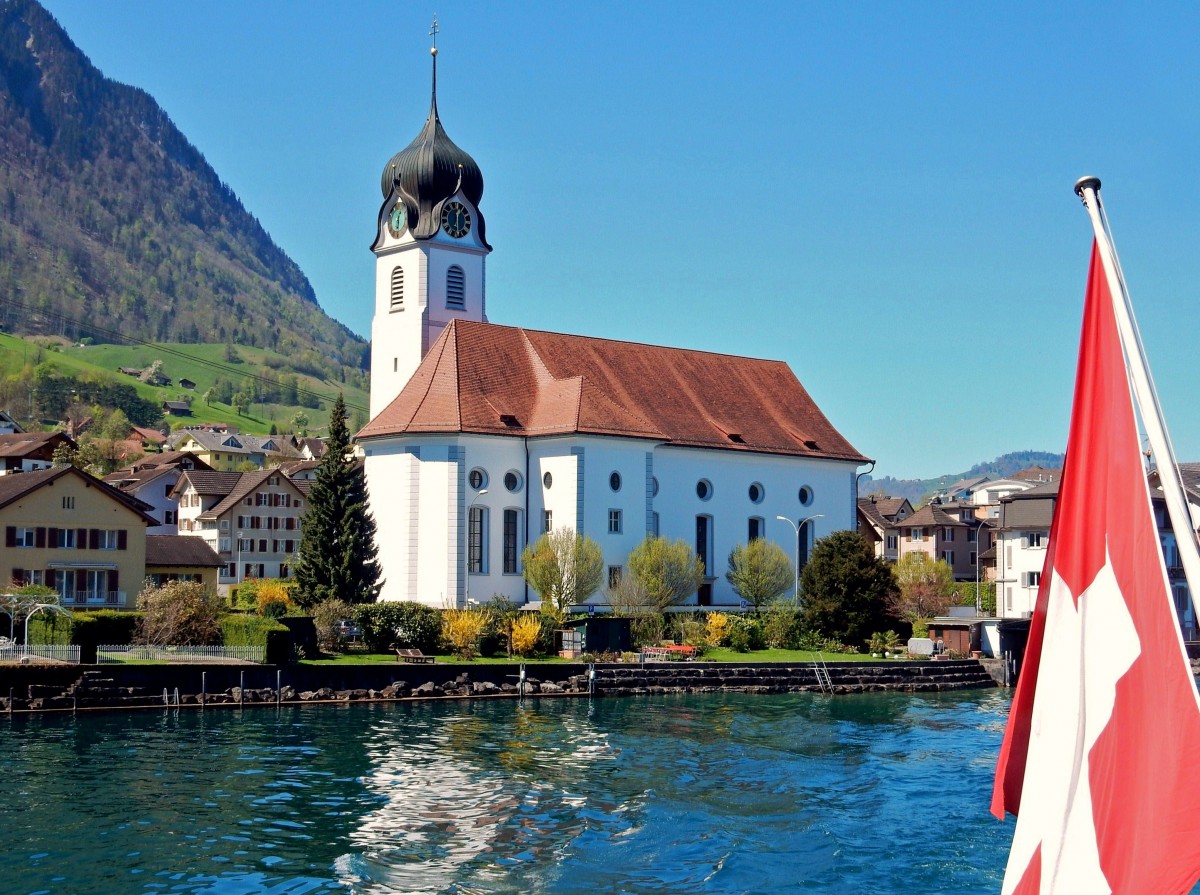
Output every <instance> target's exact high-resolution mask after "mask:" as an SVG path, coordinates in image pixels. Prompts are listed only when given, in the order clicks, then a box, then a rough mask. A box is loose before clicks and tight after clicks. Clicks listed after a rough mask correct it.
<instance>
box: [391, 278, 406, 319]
mask: <svg viewBox="0 0 1200 895" xmlns="http://www.w3.org/2000/svg"><path fill="white" fill-rule="evenodd" d="M392 310H393V311H403V310H404V268H403V267H397V268H394V269H393V270H392Z"/></svg>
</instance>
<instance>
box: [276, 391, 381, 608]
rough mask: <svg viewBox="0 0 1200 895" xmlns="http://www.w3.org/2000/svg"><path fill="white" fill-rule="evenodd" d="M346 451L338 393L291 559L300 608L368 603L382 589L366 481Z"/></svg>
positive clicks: (347, 444)
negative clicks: (296, 550)
mask: <svg viewBox="0 0 1200 895" xmlns="http://www.w3.org/2000/svg"><path fill="white" fill-rule="evenodd" d="M349 449H350V433H349V431H348V430H347V428H346V404H345V402H344V401H343V400H342V396H341V395H340V394H339V395H338V398H337V402H336V403H335V404H334V405H333V411H332V412H331V413H330V416H329V440H328V441H327V442H326V445H325V455H324V456H323V457H322V458H321V465H320V466H319V467H318V468H317V477H316V479H315V480H314V481H313V485H312V489H311V490H310V491H309V492H308V508H307V509H306V510H305V513H304V518H303V520H302V526H303V532H304V533H303V535H302V537H301V540H300V551H299V553H298V554H297V556H296V585H297V595H296V596H297V602H298V603H299V604H300V605H302V606H315V605H316V604H317V603H321V602H323V601H325V600H332V599H339V600H345V601H346V602H348V603H374V602H375V598H376V597H377V596H378V595H379V589H380V588H381V587H382V586H383V582H382V581H381V580H380V578H379V575H380V567H379V555H378V549H377V548H376V546H375V519H374V518H373V517H372V516H371V511H370V508H369V506H368V503H367V482H366V477H365V475H364V473H363V468H362V466H361V465H360V464H358V463H357V462H356V461H355V460H354V459H353V458H352V457H351V456H349Z"/></svg>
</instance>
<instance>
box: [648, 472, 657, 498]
mask: <svg viewBox="0 0 1200 895" xmlns="http://www.w3.org/2000/svg"><path fill="white" fill-rule="evenodd" d="M650 496H651V497H658V478H657V477H656V476H650Z"/></svg>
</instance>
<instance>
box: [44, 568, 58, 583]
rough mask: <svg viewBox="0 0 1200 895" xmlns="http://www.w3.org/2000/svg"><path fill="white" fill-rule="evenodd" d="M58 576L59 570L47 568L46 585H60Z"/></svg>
mask: <svg viewBox="0 0 1200 895" xmlns="http://www.w3.org/2000/svg"><path fill="white" fill-rule="evenodd" d="M57 576H58V572H56V571H55V570H54V569H47V570H46V587H56V586H57V585H58V580H57Z"/></svg>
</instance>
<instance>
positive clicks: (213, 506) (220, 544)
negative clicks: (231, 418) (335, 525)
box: [172, 469, 309, 589]
mask: <svg viewBox="0 0 1200 895" xmlns="http://www.w3.org/2000/svg"><path fill="white" fill-rule="evenodd" d="M308 488H309V482H307V481H292V480H291V479H289V478H288V477H287V476H286V475H284V474H283V473H282V472H281V471H280V470H278V469H263V470H257V471H255V472H244V473H238V472H224V471H210V470H185V471H184V472H183V473H182V475H181V476H180V478H179V481H178V482H177V483H176V485H175V488H174V489H173V491H172V496H173V497H174V498H175V499H177V500H178V502H179V533H180V534H181V535H188V536H192V537H199V538H203V539H204V541H205V543H207V544H208V545H209V547H211V548H212V549H213V550H214V551H215V552H216V553H217V555H218V556H219V557H220V558H221V563H222V567H221V570H220V576H219V579H218V581H219V584H220V585H221V587H222V588H223V589H224V588H227V587H228V586H229V585H232V584H239V583H241V582H242V581H244V580H246V579H247V578H287V577H289V576H290V574H291V565H292V563H293V562H294V561H295V554H296V551H297V549H299V547H300V519H301V517H302V516H303V515H304V509H305V506H306V503H307V499H306V497H307V493H308Z"/></svg>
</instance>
